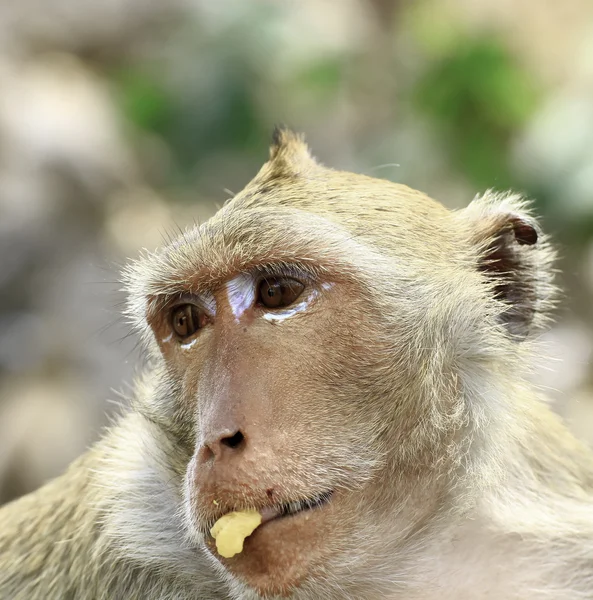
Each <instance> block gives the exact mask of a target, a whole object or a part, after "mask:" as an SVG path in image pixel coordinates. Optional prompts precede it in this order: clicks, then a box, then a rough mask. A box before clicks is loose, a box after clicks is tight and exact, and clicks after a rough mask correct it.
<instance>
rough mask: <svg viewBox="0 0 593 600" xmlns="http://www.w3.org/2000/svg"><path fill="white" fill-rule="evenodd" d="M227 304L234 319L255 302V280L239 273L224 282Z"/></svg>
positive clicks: (237, 319) (237, 318)
mask: <svg viewBox="0 0 593 600" xmlns="http://www.w3.org/2000/svg"><path fill="white" fill-rule="evenodd" d="M226 290H227V297H228V301H229V306H230V307H231V311H232V312H233V316H234V317H235V320H236V321H239V319H240V318H241V317H242V316H243V313H244V312H245V311H246V310H247V309H248V308H250V307H251V306H253V304H254V303H255V281H254V279H253V277H252V276H251V275H248V274H246V273H241V274H240V275H237V277H233V279H231V280H230V281H227V283H226Z"/></svg>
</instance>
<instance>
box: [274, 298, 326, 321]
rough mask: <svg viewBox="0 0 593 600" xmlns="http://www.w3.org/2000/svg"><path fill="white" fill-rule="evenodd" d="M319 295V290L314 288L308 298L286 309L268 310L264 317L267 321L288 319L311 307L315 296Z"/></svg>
mask: <svg viewBox="0 0 593 600" xmlns="http://www.w3.org/2000/svg"><path fill="white" fill-rule="evenodd" d="M318 296H319V292H318V291H317V290H313V291H312V292H311V293H310V294H309V296H308V297H307V299H306V300H303V301H302V302H299V303H298V304H294V305H292V306H288V307H287V308H285V309H284V310H277V311H274V312H267V313H265V314H264V315H263V317H264V319H265V320H266V321H276V322H279V321H286V319H290V317H294V315H296V314H298V313H302V312H304V311H306V310H307V309H308V308H309V305H310V304H311V302H313V300H315V298H317V297H318Z"/></svg>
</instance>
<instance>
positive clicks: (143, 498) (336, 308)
mask: <svg viewBox="0 0 593 600" xmlns="http://www.w3.org/2000/svg"><path fill="white" fill-rule="evenodd" d="M554 258H555V254H554V250H553V249H552V246H551V243H550V240H549V238H548V237H547V236H546V235H545V234H544V233H543V232H542V230H541V227H540V225H539V223H538V221H537V220H536V219H535V217H534V216H533V214H532V209H531V206H530V204H529V202H528V201H526V200H525V199H523V198H522V196H520V195H518V194H515V193H498V192H493V191H489V192H486V193H485V194H483V195H481V196H478V197H476V198H475V199H474V200H473V201H472V202H471V203H470V204H468V205H467V207H465V208H463V209H459V210H453V211H451V210H448V209H446V208H445V207H444V206H443V205H442V204H440V203H438V202H437V201H435V200H432V199H431V198H429V197H428V196H426V195H424V194H423V193H421V192H418V191H415V190H412V189H410V188H408V187H406V186H404V185H401V184H397V183H393V182H389V181H384V180H379V179H374V178H370V177H367V176H365V175H357V174H351V173H346V172H342V171H338V170H333V169H330V168H328V167H325V166H323V165H322V164H321V163H320V162H319V161H317V160H316V159H315V158H314V157H313V155H312V154H311V152H310V150H309V148H308V146H307V144H306V143H305V141H304V138H303V137H302V136H300V135H298V134H295V133H294V132H292V131H291V130H289V129H286V128H278V129H277V130H276V131H275V133H274V136H273V140H272V144H271V150H270V156H269V160H268V161H267V162H266V163H265V164H264V165H263V167H262V168H261V170H260V171H259V173H258V174H257V175H256V176H255V178H254V179H253V180H252V181H251V182H249V183H248V184H247V186H246V187H245V188H244V189H243V191H241V192H240V193H238V194H237V195H236V196H235V197H234V198H232V199H231V200H230V201H228V202H227V203H226V204H225V205H224V206H223V207H222V208H221V209H220V210H219V211H218V212H217V213H216V214H215V215H214V216H213V217H212V218H211V219H210V220H208V221H206V222H204V223H203V224H201V225H196V226H195V227H193V228H191V229H188V230H186V231H184V232H183V233H182V234H181V235H179V237H177V238H176V239H174V240H173V241H171V243H169V244H167V245H165V247H163V248H162V249H160V250H157V251H155V252H152V253H149V252H146V251H145V252H144V253H143V254H142V255H141V256H140V258H139V259H137V260H136V261H134V262H132V263H131V264H130V266H129V267H127V268H126V270H125V272H124V275H123V278H124V281H125V284H126V286H127V290H128V294H129V302H128V305H127V309H126V314H127V317H128V318H129V320H130V323H131V326H132V327H134V328H135V330H136V331H137V332H138V334H139V336H140V338H141V340H142V343H143V345H144V347H145V348H146V352H147V358H146V364H145V366H144V368H143V371H142V372H141V374H140V375H139V376H138V379H137V381H136V383H135V387H134V391H133V393H132V394H131V397H130V402H129V408H128V409H126V410H124V411H123V412H122V414H121V416H120V417H119V418H118V419H117V420H116V422H115V423H114V424H113V425H112V426H111V427H110V428H109V429H108V430H107V431H106V433H105V434H104V436H103V437H102V439H100V441H98V442H97V443H96V444H95V445H94V446H93V447H92V448H91V449H89V450H88V451H87V452H86V454H84V455H83V456H81V457H80V458H79V459H78V460H76V461H75V462H74V463H73V464H72V465H71V466H70V467H69V468H68V470H67V471H66V472H65V473H64V474H63V475H61V476H60V477H58V478H57V479H55V480H53V481H51V482H49V483H47V484H46V485H45V486H44V487H42V488H41V489H39V490H38V491H36V492H33V493H32V494H30V495H27V496H25V497H23V498H21V499H19V500H16V501H14V502H13V503H11V504H9V505H7V506H5V507H3V508H2V509H1V510H0V598H1V599H2V600H8V599H10V600H25V599H26V600H41V599H43V600H58V599H69V600H70V599H71V600H74V599H75V600H107V599H109V600H112V599H127V600H139V599H143V600H157V599H158V600H263V599H266V600H273V599H274V600H279V599H291V600H320V599H323V600H326V599H327V600H384V599H387V600H400V599H401V600H403V599H405V600H437V599H438V600H470V599H471V600H482V599H484V600H485V599H490V600H503V599H504V600H511V599H515V600H527V599H529V600H552V599H553V600H578V599H591V598H593V454H592V452H591V450H590V449H588V448H587V447H586V446H585V445H584V444H583V443H581V442H579V441H578V440H577V439H576V438H575V437H573V435H572V434H571V433H570V432H569V430H568V429H567V427H566V425H565V424H564V423H563V422H562V421H561V419H560V417H558V416H557V415H556V414H555V413H553V412H552V410H551V409H550V408H549V407H548V405H547V403H546V398H545V397H544V396H543V395H542V394H541V392H540V391H539V390H538V388H537V386H536V385H534V384H533V383H531V382H530V380H529V376H528V374H529V364H530V360H531V359H532V357H533V354H534V352H536V351H537V335H538V332H540V331H541V330H542V328H544V327H545V326H546V325H547V324H548V323H549V321H550V318H551V317H550V315H551V313H552V309H553V307H554V306H555V304H556V303H557V300H556V298H557V292H556V287H555V284H554V280H553V272H554V269H553V261H554ZM243 510H250V511H258V512H259V513H260V514H261V522H262V524H261V525H260V526H259V527H257V528H256V529H255V531H254V532H253V533H252V534H251V535H250V536H249V537H247V538H246V539H245V542H244V547H243V550H242V551H241V552H240V553H238V554H236V555H235V556H233V557H232V558H223V557H222V556H220V555H219V554H218V553H217V551H216V547H215V545H214V540H213V538H212V535H211V534H210V529H211V527H212V526H213V524H214V523H215V522H216V521H217V520H218V519H219V518H220V517H222V516H223V515H226V514H228V513H230V512H232V511H243Z"/></svg>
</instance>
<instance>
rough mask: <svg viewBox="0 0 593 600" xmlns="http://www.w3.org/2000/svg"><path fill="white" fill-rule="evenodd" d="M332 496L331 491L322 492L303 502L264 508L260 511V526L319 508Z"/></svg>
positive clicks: (295, 501) (296, 501) (297, 501)
mask: <svg viewBox="0 0 593 600" xmlns="http://www.w3.org/2000/svg"><path fill="white" fill-rule="evenodd" d="M332 495H333V490H332V491H329V492H322V493H321V494H318V495H317V496H313V497H311V498H305V499H304V500H294V501H292V502H287V503H286V504H282V505H280V506H266V507H265V508H263V509H262V510H260V513H261V516H262V525H263V524H264V523H267V522H268V521H272V520H274V519H282V518H284V517H291V516H292V515H296V514H298V513H301V512H305V511H308V510H314V509H316V508H320V507H322V506H323V505H325V504H327V503H328V502H329V501H330V499H331V497H332Z"/></svg>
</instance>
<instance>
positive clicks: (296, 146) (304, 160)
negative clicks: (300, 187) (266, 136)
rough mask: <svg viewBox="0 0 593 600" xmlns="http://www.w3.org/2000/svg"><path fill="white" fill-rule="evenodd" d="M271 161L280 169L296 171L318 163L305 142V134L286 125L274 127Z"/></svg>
mask: <svg viewBox="0 0 593 600" xmlns="http://www.w3.org/2000/svg"><path fill="white" fill-rule="evenodd" d="M270 163H271V164H272V165H273V166H274V168H275V169H276V170H278V171H284V172H286V171H293V172H295V173H299V172H301V171H302V170H303V169H304V168H306V167H310V166H312V165H315V164H317V163H316V162H315V159H314V158H313V156H312V155H311V153H310V151H309V147H308V146H307V144H306V143H305V140H304V136H303V135H300V134H297V133H295V132H294V131H292V130H290V129H288V128H287V127H285V126H284V125H277V126H276V127H275V128H274V133H273V134H272V145H271V146H270Z"/></svg>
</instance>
